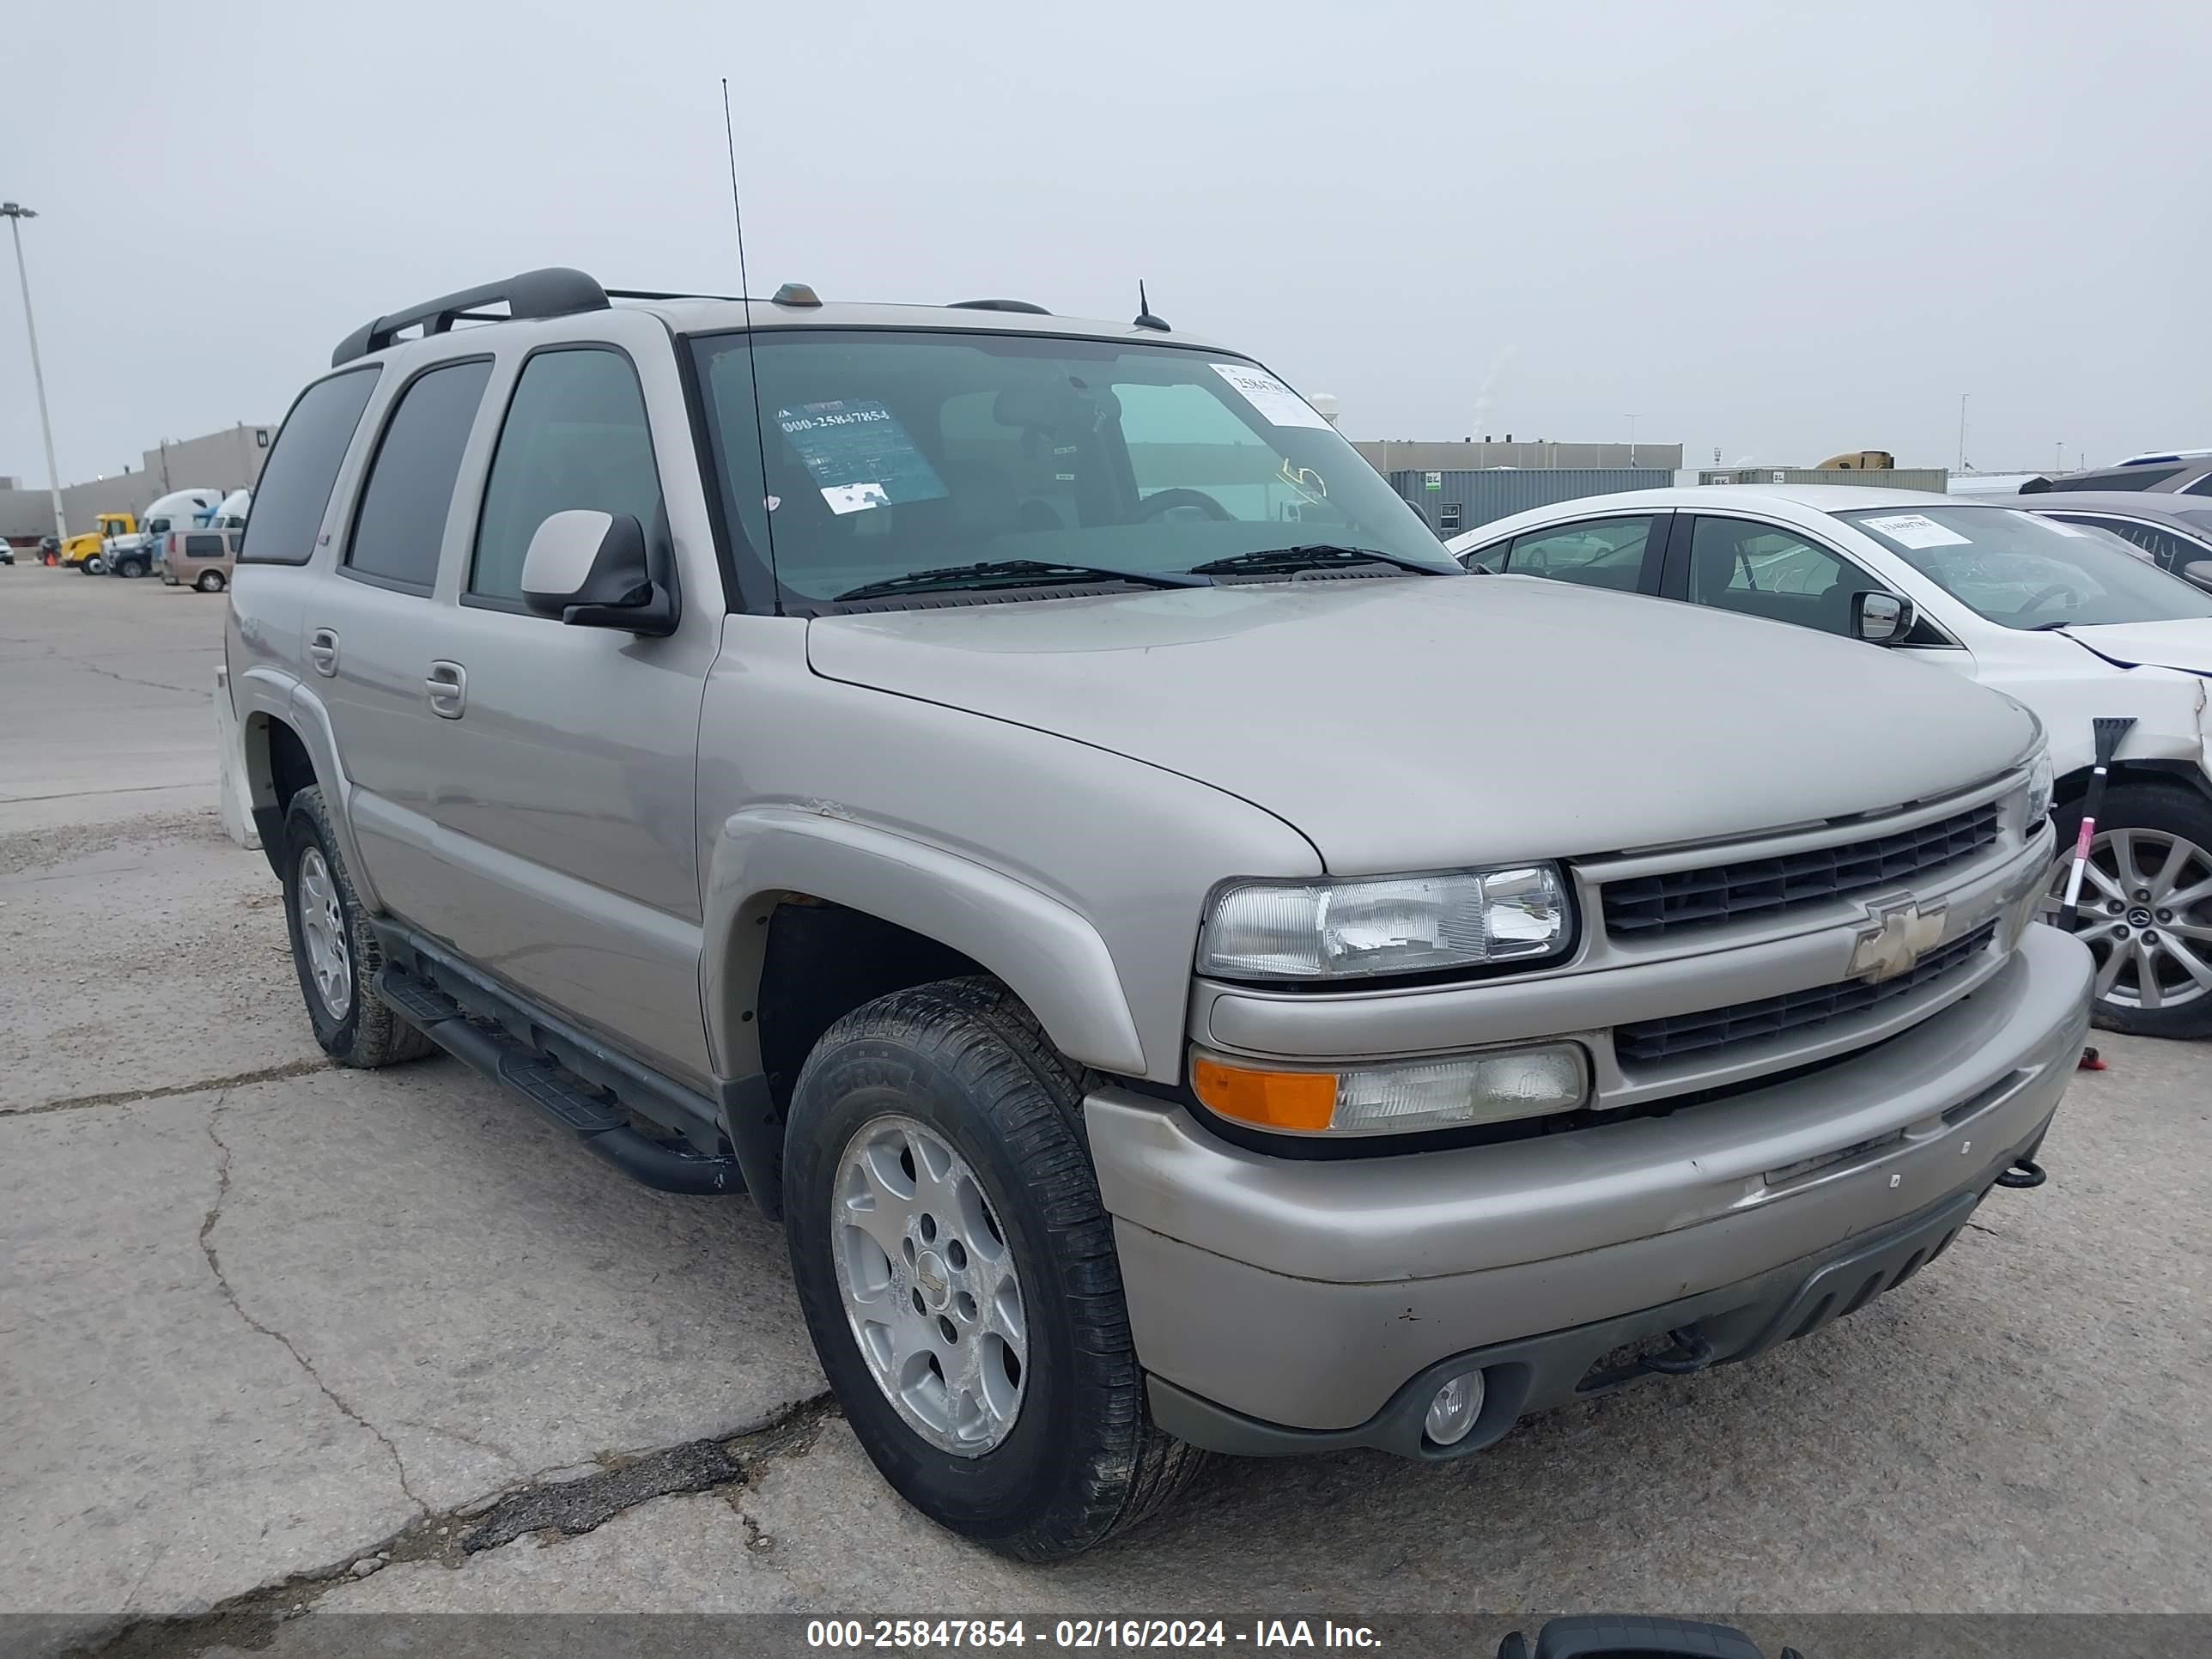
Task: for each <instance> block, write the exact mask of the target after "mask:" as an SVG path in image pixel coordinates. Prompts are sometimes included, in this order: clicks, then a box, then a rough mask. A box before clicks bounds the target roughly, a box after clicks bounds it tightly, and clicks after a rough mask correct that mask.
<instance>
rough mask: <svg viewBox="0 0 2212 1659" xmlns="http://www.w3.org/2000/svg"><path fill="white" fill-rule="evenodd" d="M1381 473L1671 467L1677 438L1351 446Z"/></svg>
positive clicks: (1677, 461) (1389, 441)
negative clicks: (1671, 441) (1495, 468)
mask: <svg viewBox="0 0 2212 1659" xmlns="http://www.w3.org/2000/svg"><path fill="white" fill-rule="evenodd" d="M1352 447H1353V448H1354V449H1356V450H1358V452H1359V453H1361V454H1362V455H1364V456H1365V457H1366V458H1367V464H1368V465H1370V466H1371V467H1373V468H1374V469H1375V470H1376V471H1377V472H1380V473H1381V474H1382V475H1383V477H1386V478H1387V477H1389V476H1390V475H1391V474H1392V473H1393V472H1403V471H1413V472H1481V471H1486V470H1487V469H1489V468H1491V467H1493V466H1510V467H1520V468H1528V467H1593V466H1601V467H1622V466H1633V467H1656V468H1659V469H1661V470H1662V471H1668V472H1673V471H1676V470H1677V469H1679V468H1680V466H1681V465H1682V446H1681V445H1680V444H1639V443H1626V444H1568V443H1554V442H1553V441H1552V440H1551V439H1549V438H1538V439H1534V440H1529V439H1523V440H1522V441H1520V442H1518V443H1516V442H1515V441H1514V440H1513V437H1512V435H1511V434H1510V433H1509V434H1508V435H1506V436H1504V438H1502V439H1493V438H1481V439H1475V438H1462V439H1461V440H1460V441H1458V442H1457V443H1449V442H1437V441H1420V440H1409V439H1401V438H1369V439H1364V440H1361V441H1358V442H1355V443H1354V444H1353V445H1352Z"/></svg>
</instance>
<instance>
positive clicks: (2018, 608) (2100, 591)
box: [1839, 507, 2212, 629]
mask: <svg viewBox="0 0 2212 1659" xmlns="http://www.w3.org/2000/svg"><path fill="white" fill-rule="evenodd" d="M1839 516H1840V517H1842V518H1844V519H1845V520H1847V521H1849V522H1850V523H1851V524H1854V525H1856V526H1857V527H1858V528H1859V529H1861V530H1863V531H1864V532H1867V533H1868V534H1869V535H1870V536H1872V537H1874V538H1875V539H1876V540H1878V541H1881V542H1882V543H1883V544H1886V545H1887V546H1888V547H1890V548H1891V549H1893V550H1895V552H1896V553H1897V555H1898V556H1899V558H1901V559H1903V560H1904V561H1905V562H1906V563H1907V564H1909V565H1911V567H1912V568H1914V569H1915V570H1917V571H1918V572H1919V573H1920V574H1922V575H1923V576H1925V577H1927V578H1928V580H1930V581H1932V582H1934V583H1935V584H1936V586H1939V587H1941V588H1942V590H1943V591H1944V592H1947V593H1948V594H1950V595H1951V596H1952V597H1953V598H1954V599H1958V600H1959V601H1960V603H1962V604H1964V605H1967V606H1969V607H1970V608H1972V610H1973V611H1975V613H1976V614H1978V615H1979V616H1982V617H1987V618H1988V619H1989V620H1990V621H1991V622H1994V623H2002V624H2003V625H2004V626H2005V627H2007V628H2026V629H2036V628H2053V627H2057V626H2060V625H2062V624H2068V623H2136V622H2168V621H2172V620H2173V619H2175V618H2177V617H2212V599H2208V598H2207V597H2206V596H2205V595H2204V594H2203V593H2201V592H2198V591H2197V589H2195V588H2193V587H2191V586H2189V584H2188V583H2186V582H2185V581H2181V580H2179V579H2177V578H2175V577H2172V576H2169V575H2167V574H2166V573H2165V572H2164V571H2162V570H2160V568H2158V567H2157V566H2156V565H2154V564H2152V563H2151V562H2148V560H2146V559H2142V558H2140V557H2137V556H2136V555H2135V554H2134V552H2133V551H2132V550H2130V549H2128V548H2127V547H2125V546H2122V545H2116V544H2114V542H2113V541H2112V538H2109V537H2107V536H2106V535H2104V534H2103V533H2101V532H2099V531H2095V530H2088V529H2083V528H2079V527H2076V526H2073V525H2068V524H2062V523H2060V522H2059V521H2058V520H2055V519H2045V518H2040V517H2039V516H2037V515H2036V514H2034V513H2021V512H2016V511H2014V510H2012V509H2011V508H2008V507H1920V508H1917V509H1915V510H1913V511H1911V512H1899V511H1898V510H1897V509H1895V508H1893V507H1875V508H1871V509H1869V510H1866V511H1863V512H1857V513H1843V514H1840V515H1839Z"/></svg>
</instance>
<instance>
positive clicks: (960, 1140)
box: [784, 979, 1202, 1561]
mask: <svg viewBox="0 0 2212 1659" xmlns="http://www.w3.org/2000/svg"><path fill="white" fill-rule="evenodd" d="M1082 1104H1083V1088H1082V1078H1081V1073H1080V1072H1079V1069H1078V1068H1077V1067H1075V1066H1072V1065H1071V1064H1069V1062H1068V1061H1067V1060H1065V1059H1064V1058H1063V1057H1062V1056H1061V1055H1060V1054H1058V1053H1057V1052H1056V1051H1055V1050H1054V1048H1052V1047H1051V1045H1050V1044H1049V1043H1048V1042H1046V1041H1045V1038H1044V1036H1043V1034H1042V1032H1041V1031H1040V1030H1038V1028H1037V1026H1036V1022H1035V1020H1034V1019H1032V1018H1031V1017H1030V1014H1029V1012H1028V1010H1027V1009H1025V1008H1024V1006H1022V1005H1021V1003H1020V1002H1018V1000H1016V999H1015V998H1014V997H1013V996H1012V994H1010V993H1009V992H1007V991H1006V988H1005V987H1003V986H1000V985H999V984H997V983H996V982H995V981H990V980H981V979H970V980H947V981H940V982H939V983H937V984H934V985H924V986H919V987H915V988H914V989H911V990H906V991H897V992H894V993H892V994H890V995H889V996H885V997H881V998H878V1000H875V1001H873V1002H871V1003H868V1004H866V1005H865V1006H862V1007H860V1008H858V1009H855V1010H854V1012H851V1013H849V1014H848V1015H846V1016H845V1017H844V1018H842V1019H840V1020H839V1021H837V1023H836V1024H834V1025H832V1026H831V1027H830V1028H829V1030H828V1031H827V1032H826V1033H825V1034H824V1035H823V1038H822V1040H821V1042H818V1043H817V1045H816V1046H815V1048H814V1051H813V1053H812V1054H811V1055H809V1056H808V1058H807V1061H806V1065H805V1068H804V1069H803V1070H802V1071H801V1072H800V1073H799V1081H798V1085H797V1087H796V1089H795V1091H794V1092H793V1099H792V1104H791V1114H790V1121H789V1123H788V1124H787V1129H786V1134H785V1158H784V1216H785V1223H786V1226H787V1229H788V1233H789V1242H790V1249H791V1262H792V1270H793V1276H794V1278H795V1279H796V1280H797V1284H798V1289H799V1304H800V1307H801V1308H802V1309H803V1310H804V1311H805V1316H806V1323H807V1328H808V1330H809V1331H810V1332H811V1334H812V1336H813V1339H814V1347H815V1352H817V1354H818V1355H819V1356H820V1358H821V1361H822V1367H823V1370H824V1371H825V1372H826V1373H827V1374H828V1376H829V1383H830V1386H831V1387H832V1388H833V1389H836V1395H837V1399H838V1401H839V1403H840V1404H842V1406H843V1407H844V1410H845V1415H846V1418H847V1420H848V1422H849V1423H850V1424H851V1425H852V1428H853V1432H854V1436H855V1437H857V1438H858V1439H859V1440H860V1444H861V1446H862V1447H863V1448H864V1449H866V1452H867V1454H868V1456H869V1457H870V1459H871V1460H872V1461H873V1462H874V1463H875V1466H876V1468H878V1470H880V1471H881V1472H882V1474H883V1476H884V1479H885V1480H888V1481H890V1484H891V1485H892V1486H894V1487H896V1489H897V1490H898V1492H899V1493H900V1495H901V1496H902V1497H903V1498H906V1500H907V1501H908V1503H910V1504H913V1505H914V1506H915V1508H916V1509H918V1510H921V1512H922V1513H923V1514H925V1515H927V1516H929V1517H930V1518H931V1519H932V1520H933V1521H935V1522H938V1523H939V1525H941V1526H945V1527H948V1528H951V1529H952V1530H953V1531H955V1532H957V1533H960V1534H964V1535H965V1536H967V1537H969V1538H973V1539H975V1540H976V1541H979V1542H981V1543H985V1544H987V1545H989V1546H991V1547H993V1548H994V1549H997V1550H999V1551H1000V1552H1001V1553H1005V1554H1007V1555H1012V1556H1014V1557H1016V1558H1018V1559H1023V1560H1029V1561H1048V1560H1054V1559H1059V1558H1060V1557H1063V1556H1067V1555H1073V1554H1075V1553H1078V1552H1079V1551H1081V1550H1085V1549H1087V1548H1089V1547H1091V1546H1092V1545H1094V1544H1096V1543H1098V1542H1099V1541H1102V1540H1103V1539H1105V1538H1106V1537H1108V1536H1109V1535H1110V1534H1113V1533H1115V1532H1118V1531H1121V1530H1123V1529H1125V1528H1128V1527H1131V1526H1133V1525H1134V1524H1136V1522H1139V1521H1140V1520H1142V1519H1143V1518H1144V1517H1145V1516H1147V1515H1149V1514H1151V1513H1152V1512H1153V1511H1154V1510H1157V1509H1158V1508H1159V1507H1160V1506H1161V1505H1163V1504H1165V1503H1166V1502H1167V1501H1168V1500H1169V1499H1170V1498H1172V1497H1173V1496H1174V1495H1175V1494H1176V1492H1179V1491H1181V1490H1182V1487H1183V1486H1185V1485H1186V1484H1187V1483H1188V1480H1189V1479H1190V1477H1191V1476H1192V1475H1193V1474H1194V1473H1195V1472H1196V1470H1197V1469H1198V1468H1199V1467H1200V1462H1201V1461H1202V1455H1201V1454H1200V1453H1199V1452H1198V1451H1196V1450H1195V1449H1193V1448H1191V1447H1189V1446H1186V1445H1184V1444H1183V1443H1182V1442H1180V1441H1178V1440H1176V1439H1174V1438H1172V1437H1170V1436H1169V1435H1167V1434H1165V1433H1164V1432H1163V1431H1161V1430H1160V1429H1158V1427H1157V1426H1156V1425H1154V1424H1153V1423H1152V1419H1151V1416H1150V1414H1149V1413H1148V1412H1147V1410H1146V1403H1145V1378H1144V1373H1143V1371H1142V1370H1141V1369H1140V1368H1139V1365H1138V1364H1137V1357H1136V1350H1135V1346H1134V1344H1133V1341H1132V1340H1131V1338H1130V1334H1129V1315H1128V1309H1127V1305H1126V1304H1125V1303H1124V1301H1123V1299H1122V1295H1121V1269H1120V1266H1119V1263H1118V1261H1116V1258H1115V1253H1114V1235H1113V1225H1112V1222H1111V1220H1110V1219H1109V1217H1108V1216H1107V1214H1106V1212H1105V1208H1104V1206H1103V1204H1102V1203H1101V1202H1100V1200H1099V1196H1098V1182H1097V1176H1096V1175H1095V1174H1094V1173H1093V1171H1092V1169H1091V1159H1090V1156H1089V1154H1088V1152H1086V1151H1085V1146H1084V1142H1083V1136H1082V1131H1081V1127H1080V1117H1081V1112H1082Z"/></svg>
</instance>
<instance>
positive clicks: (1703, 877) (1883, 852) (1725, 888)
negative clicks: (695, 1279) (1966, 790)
mask: <svg viewBox="0 0 2212 1659" xmlns="http://www.w3.org/2000/svg"><path fill="white" fill-rule="evenodd" d="M1996 838H1997V804H1996V802H1995V801H1990V802H1988V803H1986V804H1984V805H1980V806H1975V807H1970V808H1969V809H1967V810H1966V811H1963V812H1954V813H1953V814H1952V815H1951V816H1950V817H1944V818H1938V819H1936V821H1935V822H1934V823H1923V824H1920V825H1918V826H1917V828H1914V829H1899V830H1894V831H1893V832H1891V833H1890V834H1888V835H1886V836H1873V837H1870V838H1869V839H1868V840H1866V841H1857V842H1848V843H1846V844H1845V845H1844V846H1841V847H1818V848H1813V849H1812V850H1811V851H1809V852H1803V853H1786V854H1782V855H1781V856H1779V857H1777V858H1765V859H1742V860H1737V861H1735V862H1734V863H1729V864H1714V865H1708V866H1705V868H1704V869H1702V870H1673V871H1668V872H1666V873H1664V874H1662V875H1656V876H1632V877H1630V878H1626V880H1622V881H1613V882H1607V884H1606V886H1605V925H1606V927H1607V929H1608V930H1609V931H1610V932H1611V933H1613V935H1614V936H1615V937H1617V938H1626V939H1649V938H1652V937H1656V935H1658V934H1661V933H1668V932H1670V931H1673V930H1675V929H1679V928H1684V927H1704V926H1708V925H1711V924H1713V923H1717V922H1723V921H1733V920H1735V919H1736V918H1737V917H1740V916H1750V915H1771V914H1773V913H1774V912H1777V911H1781V910H1790V909H1795V908H1797V907H1798V906H1800V905H1804V904H1818V903H1820V902H1823V901H1825V900H1827V899H1832V898H1840V897H1844V896H1848V895H1850V894H1852V893H1858V892H1863V891H1865V890H1868V889H1869V888H1875V887H1882V886H1887V885H1888V884H1892V883H1893V882H1899V881H1905V880H1907V879H1909V878H1912V877H1915V876H1918V875H1923V874H1925V873H1926V872H1929V871H1931V870H1940V869H1942V867H1943V866H1945V865H1947V864H1952V863H1955V862H1956V861H1957V860H1960V859H1963V858H1967V857H1970V856H1972V854H1975V853H1978V852H1979V851H1981V849H1982V848H1984V847H1987V846H1989V845H1990V843H1991V842H1994V841H1996Z"/></svg>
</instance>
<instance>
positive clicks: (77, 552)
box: [61, 513, 138, 576]
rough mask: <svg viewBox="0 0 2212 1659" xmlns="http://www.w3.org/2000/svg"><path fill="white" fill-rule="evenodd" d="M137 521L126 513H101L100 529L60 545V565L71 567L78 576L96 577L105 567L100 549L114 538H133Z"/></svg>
mask: <svg viewBox="0 0 2212 1659" xmlns="http://www.w3.org/2000/svg"><path fill="white" fill-rule="evenodd" d="M137 533H138V520H137V518H135V517H134V516H132V515H131V513H101V514H100V528H99V529H98V530H96V531H93V532H88V533H87V534H85V535H82V536H72V537H70V538H69V539H68V540H67V541H65V542H64V543H63V544H62V551H61V561H62V563H63V564H64V565H66V566H70V567H72V568H75V569H76V572H77V574H79V575H84V576H96V575H98V574H100V572H101V571H103V570H105V569H106V568H107V567H106V564H105V563H104V562H102V560H101V558H100V549H101V548H102V547H104V546H106V544H107V542H108V539H109V538H111V537H115V536H135V535H136V534H137Z"/></svg>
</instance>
